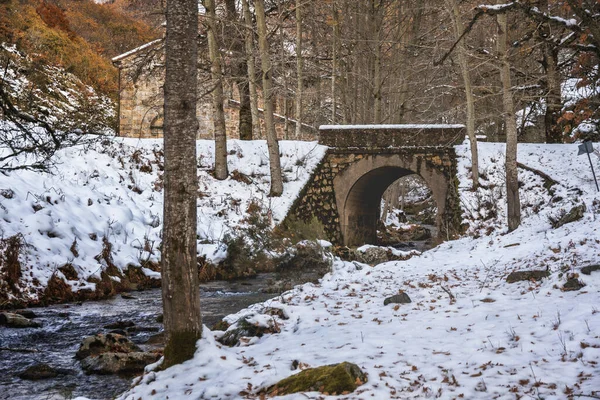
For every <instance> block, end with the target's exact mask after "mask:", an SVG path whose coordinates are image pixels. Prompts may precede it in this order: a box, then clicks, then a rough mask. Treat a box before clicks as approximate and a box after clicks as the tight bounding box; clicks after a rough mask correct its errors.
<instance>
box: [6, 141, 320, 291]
mask: <svg viewBox="0 0 600 400" xmlns="http://www.w3.org/2000/svg"><path fill="white" fill-rule="evenodd" d="M161 143H162V141H160V140H137V139H120V138H117V139H110V140H109V139H106V140H104V141H102V142H101V143H97V144H96V145H94V146H92V147H91V148H89V147H88V148H84V147H73V148H69V149H65V150H62V151H61V152H60V153H59V155H58V157H57V159H56V161H57V165H56V168H55V170H54V171H53V173H52V174H47V173H40V172H35V171H13V172H10V173H8V174H6V175H1V174H0V237H1V238H2V239H8V238H10V237H13V236H15V235H18V237H19V238H21V239H22V243H23V246H22V247H21V254H20V256H19V262H20V266H21V273H22V276H21V279H20V280H19V282H18V283H17V287H18V289H19V290H18V291H19V292H21V294H20V295H17V297H15V295H16V294H15V293H14V291H13V290H11V289H9V288H7V287H6V286H5V287H0V293H7V298H6V299H4V301H9V302H10V301H14V300H20V301H22V302H35V301H36V300H37V299H38V298H39V296H40V295H41V294H42V293H43V291H44V289H45V287H46V285H47V283H48V281H49V280H50V279H51V278H52V277H53V276H55V277H58V278H59V279H62V280H65V281H66V282H67V283H68V285H69V286H70V287H71V289H72V290H73V291H80V290H82V289H89V290H92V291H93V290H94V289H95V286H96V284H95V283H93V282H92V283H90V282H89V279H90V278H94V277H95V278H99V277H100V275H101V272H102V271H104V270H106V268H107V267H108V265H107V264H108V260H106V257H103V256H99V255H100V254H101V253H102V252H103V249H105V248H106V243H110V244H111V245H112V249H111V251H110V257H111V263H112V264H114V265H115V266H116V267H117V268H118V269H121V270H123V269H124V268H126V267H127V266H128V265H134V266H140V265H144V264H146V262H156V261H158V260H159V259H160V251H159V249H158V246H159V243H160V232H161V227H162V224H161V216H162V190H163V187H162V171H161V170H162V149H161V146H162V144H161ZM197 146H198V158H199V164H198V165H199V169H200V170H199V174H198V179H199V183H200V193H199V200H198V237H199V240H198V251H199V254H201V255H206V256H207V257H208V258H211V259H214V260H217V261H218V260H219V258H222V257H223V254H224V249H223V248H222V247H221V246H220V244H221V240H222V239H223V237H224V235H225V234H226V233H227V232H228V231H229V230H231V229H232V228H234V227H236V226H239V225H240V224H243V223H244V221H243V219H244V217H245V212H246V210H247V209H248V207H249V205H250V204H251V203H256V204H257V205H258V206H259V207H261V208H262V209H263V210H264V211H265V212H270V214H271V215H272V219H273V223H277V222H279V221H281V220H282V219H283V218H284V217H285V215H286V213H287V211H288V209H289V207H290V206H291V205H292V203H293V201H294V199H295V198H296V196H297V195H298V193H299V191H300V190H301V188H302V187H303V186H304V184H305V183H306V181H307V180H308V178H309V177H310V174H311V172H312V170H313V169H314V168H315V166H316V165H317V164H318V163H319V161H320V160H321V158H322V157H323V155H324V153H325V148H324V147H323V146H319V145H317V144H316V143H309V142H289V141H282V142H281V143H280V148H281V154H282V158H281V161H282V162H281V164H282V169H283V175H284V182H285V183H284V193H283V195H282V196H281V197H280V198H277V199H270V198H268V193H269V181H270V178H269V162H268V152H267V148H266V142H265V141H251V142H244V141H237V140H231V141H229V142H228V150H229V157H228V164H229V170H230V172H231V175H230V177H229V178H228V179H227V180H225V181H217V180H215V179H214V178H213V177H212V176H211V175H210V173H209V172H210V170H211V169H212V163H213V148H214V144H213V142H212V141H198V143H197ZM66 264H68V265H72V267H73V269H74V271H75V272H76V273H77V278H73V277H72V276H65V273H64V271H61V269H59V268H61V267H63V266H65V265H66ZM142 272H144V273H145V274H146V275H149V276H156V275H157V274H156V273H155V272H153V271H151V270H149V269H147V268H144V269H142ZM69 275H70V274H69ZM0 299H2V297H0ZM1 302H2V301H0V303H1Z"/></svg>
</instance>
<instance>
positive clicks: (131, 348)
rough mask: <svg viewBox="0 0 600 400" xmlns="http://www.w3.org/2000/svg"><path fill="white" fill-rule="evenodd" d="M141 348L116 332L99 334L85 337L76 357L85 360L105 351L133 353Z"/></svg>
mask: <svg viewBox="0 0 600 400" xmlns="http://www.w3.org/2000/svg"><path fill="white" fill-rule="evenodd" d="M140 351H141V349H140V348H139V347H138V346H137V345H136V344H135V343H133V342H132V341H131V340H129V339H127V338H126V337H125V336H123V335H119V334H116V333H107V334H106V335H105V334H102V333H100V334H98V335H94V336H88V337H86V338H85V339H83V342H81V345H80V346H79V350H77V353H75V358H76V359H78V360H83V359H84V358H87V357H90V356H98V355H100V354H103V353H109V352H111V353H132V352H140Z"/></svg>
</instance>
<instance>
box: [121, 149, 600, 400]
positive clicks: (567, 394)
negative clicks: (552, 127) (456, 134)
mask: <svg viewBox="0 0 600 400" xmlns="http://www.w3.org/2000/svg"><path fill="white" fill-rule="evenodd" d="M503 148H504V146H503V145H501V144H492V143H481V144H480V155H481V160H480V168H481V169H482V171H483V172H484V173H483V174H482V184H483V185H482V186H483V187H482V188H481V189H480V190H478V191H471V190H470V183H469V180H468V170H469V164H470V162H469V158H468V146H466V145H461V146H458V147H457V151H458V153H459V155H460V157H461V158H460V166H459V169H460V177H459V178H460V191H461V202H462V206H463V209H464V211H465V222H467V223H469V224H470V227H469V230H468V232H469V233H470V235H473V236H467V237H464V238H462V239H459V240H456V241H451V242H446V243H443V244H442V245H440V246H439V247H437V248H435V249H433V250H431V251H428V252H426V253H423V254H422V255H421V256H417V257H413V258H412V259H410V260H407V261H398V262H388V263H384V264H380V265H377V266H375V267H370V266H368V265H364V264H359V263H357V262H344V261H340V260H336V261H335V262H334V265H333V270H332V271H331V273H329V274H328V275H326V276H325V277H324V278H323V279H322V280H321V281H320V283H319V284H305V285H303V286H298V287H296V288H295V289H293V290H291V291H289V292H286V293H284V294H282V295H281V296H279V297H277V298H275V299H273V300H271V301H268V302H266V303H264V304H257V305H254V306H252V307H250V308H248V309H246V310H243V311H241V312H239V313H238V314H236V315H230V316H229V317H227V318H226V319H227V321H228V322H230V323H235V321H237V320H238V319H239V318H242V317H244V316H247V315H249V314H254V316H253V317H252V320H253V321H256V322H257V323H262V324H269V323H270V324H273V323H276V324H277V325H278V327H279V329H280V333H278V334H272V335H265V336H263V337H262V338H253V339H251V340H249V341H247V343H245V344H243V345H241V346H238V347H233V348H229V347H224V346H221V345H220V344H219V343H218V342H216V338H218V337H219V335H221V334H222V333H221V332H216V331H215V332H212V331H210V330H209V329H207V328H205V330H204V337H203V339H201V340H200V341H199V342H198V350H197V352H196V356H195V358H194V359H193V360H190V361H188V362H186V363H184V364H182V365H178V366H175V367H172V368H169V369H167V370H166V371H162V372H158V373H155V372H149V373H148V374H146V375H145V376H144V377H143V378H142V380H141V382H139V384H138V385H137V386H135V387H134V388H133V389H132V390H130V391H129V392H127V393H125V394H123V395H122V397H121V399H123V400H134V399H136V400H137V399H166V398H170V399H182V398H194V399H208V398H213V399H237V398H258V397H260V395H259V394H258V392H259V390H260V389H261V388H265V387H268V386H270V385H272V384H274V383H276V382H277V381H279V380H280V379H283V378H285V377H288V376H290V375H292V374H294V373H297V372H298V370H295V371H294V370H292V364H293V362H294V361H297V362H298V363H296V364H298V365H300V368H306V367H316V366H321V365H326V364H332V363H337V362H341V361H351V362H354V363H356V364H358V365H359V366H360V367H361V368H362V369H363V370H364V371H365V372H366V373H367V374H368V382H366V383H365V384H364V385H362V386H360V387H359V388H358V389H357V390H356V391H355V392H354V393H351V394H348V395H342V396H336V397H334V396H327V395H323V394H319V393H317V392H311V393H302V394H296V395H289V396H287V397H282V398H285V399H307V398H314V399H317V398H318V399H327V398H330V399H333V398H343V399H393V398H398V399H407V398H419V399H421V398H443V399H454V398H464V399H515V398H517V399H518V398H532V399H542V398H543V399H565V398H571V396H578V395H588V396H596V397H594V398H597V396H599V395H600V378H599V376H600V366H599V365H598V363H599V362H600V304H599V302H598V300H599V299H600V296H599V290H600V272H593V273H592V274H591V275H589V276H587V275H579V276H578V278H579V279H580V280H581V281H583V282H584V283H585V284H586V286H585V287H584V288H583V289H581V290H580V291H568V292H567V291H562V290H561V288H562V286H563V285H564V283H565V281H566V279H567V276H569V275H572V274H580V269H581V267H583V266H586V265H591V264H597V263H599V262H600V240H599V239H600V238H599V237H598V231H597V229H598V222H597V221H596V218H597V215H598V213H599V211H600V195H598V194H597V192H596V188H595V186H594V183H593V180H592V178H591V171H590V170H589V165H588V161H587V158H586V157H585V156H582V157H577V156H576V154H577V145H520V146H519V161H520V162H521V163H523V164H525V165H526V166H528V167H530V168H535V169H537V170H540V171H543V172H544V173H546V174H548V175H549V176H550V177H551V178H552V179H554V180H556V181H558V184H555V185H553V186H552V187H551V188H550V189H546V188H544V187H543V183H544V180H543V179H542V178H541V177H540V176H539V175H537V174H534V173H532V172H530V171H527V170H523V169H521V170H520V171H519V178H520V181H521V182H522V186H521V198H522V206H523V223H522V225H521V227H520V228H519V229H517V230H516V231H514V232H511V233H507V231H506V228H505V222H504V221H505V214H506V212H505V200H504V199H505V196H504V194H503V192H504V189H503V188H502V181H503V162H502V160H503V155H502V152H503ZM593 157H594V158H593V160H594V163H595V166H596V168H597V171H598V170H599V168H598V167H599V165H598V159H597V157H596V156H593ZM581 203H584V204H585V206H586V212H585V215H584V217H583V218H582V219H581V220H579V221H577V222H572V223H569V224H566V225H563V226H561V227H559V228H556V229H553V228H552V227H551V223H550V219H551V218H554V219H556V218H557V217H560V216H561V215H562V214H564V213H565V212H568V211H569V210H570V209H571V207H572V206H573V205H577V204H581ZM546 268H547V269H548V270H549V271H550V277H549V278H547V279H544V280H543V281H541V282H533V281H526V282H519V283H513V284H508V283H506V281H505V279H506V277H507V275H508V274H509V273H510V272H512V271H515V270H525V269H542V270H543V269H546ZM399 291H403V292H405V293H406V294H408V295H409V296H410V298H411V299H412V303H410V304H402V305H394V304H389V305H387V306H384V305H383V301H384V299H385V298H386V297H389V296H392V295H394V294H397V293H398V292H399ZM265 307H278V308H282V309H283V310H284V311H285V313H286V314H287V315H288V316H289V319H287V320H281V319H279V318H277V317H268V318H267V317H266V316H265V315H262V314H261V312H262V311H263V310H264V308H265Z"/></svg>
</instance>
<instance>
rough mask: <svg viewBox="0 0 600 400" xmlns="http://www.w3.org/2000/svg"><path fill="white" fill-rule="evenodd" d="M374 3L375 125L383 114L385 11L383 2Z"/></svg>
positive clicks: (379, 121)
mask: <svg viewBox="0 0 600 400" xmlns="http://www.w3.org/2000/svg"><path fill="white" fill-rule="evenodd" d="M371 1H372V10H371V11H372V15H371V18H372V19H371V28H372V32H371V34H372V38H373V41H374V46H375V57H374V60H373V64H374V65H373V83H372V85H373V123H375V124H380V123H381V120H382V114H381V102H382V99H381V90H382V80H381V29H383V28H382V26H381V22H382V20H383V18H381V15H380V14H381V13H382V10H383V9H384V7H383V5H382V4H381V3H382V2H381V0H380V1H379V3H378V5H377V6H376V5H375V0H371Z"/></svg>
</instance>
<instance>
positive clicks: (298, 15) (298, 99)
mask: <svg viewBox="0 0 600 400" xmlns="http://www.w3.org/2000/svg"><path fill="white" fill-rule="evenodd" d="M302 1H303V0H296V75H297V77H298V85H297V88H296V133H295V135H294V136H295V138H296V139H299V138H300V137H301V135H302V97H303V96H302V95H303V92H304V87H303V76H302V74H303V73H304V71H303V69H304V59H303V58H302V9H301V8H300V7H301V4H302Z"/></svg>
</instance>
